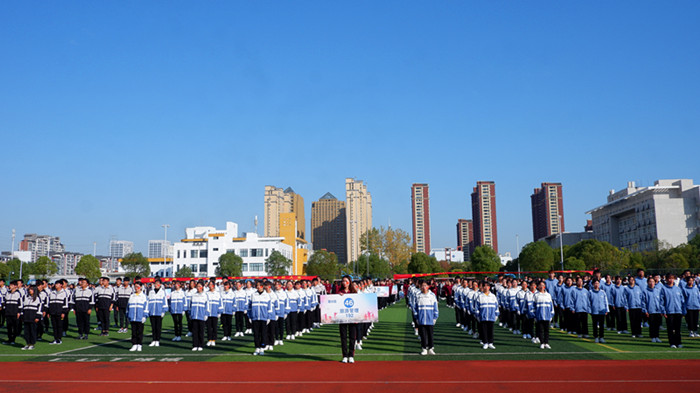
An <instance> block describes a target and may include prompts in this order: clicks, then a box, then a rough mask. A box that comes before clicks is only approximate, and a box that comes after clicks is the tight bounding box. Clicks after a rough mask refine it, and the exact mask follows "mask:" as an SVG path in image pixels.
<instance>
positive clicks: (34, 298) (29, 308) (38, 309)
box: [22, 286, 44, 351]
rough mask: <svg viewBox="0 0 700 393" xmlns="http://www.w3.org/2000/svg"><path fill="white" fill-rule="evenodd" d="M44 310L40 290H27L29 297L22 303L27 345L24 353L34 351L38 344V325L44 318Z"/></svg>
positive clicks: (30, 288) (33, 287)
mask: <svg viewBox="0 0 700 393" xmlns="http://www.w3.org/2000/svg"><path fill="white" fill-rule="evenodd" d="M43 314H44V313H43V309H42V302H41V298H40V297H39V290H38V289H37V287H35V286H31V287H29V288H28V289H27V296H25V297H24V301H23V302H22V322H24V341H25V342H26V345H25V346H24V347H22V350H23V351H26V350H30V351H31V350H32V349H34V345H35V344H36V335H37V325H39V321H40V320H41V318H42V317H43Z"/></svg>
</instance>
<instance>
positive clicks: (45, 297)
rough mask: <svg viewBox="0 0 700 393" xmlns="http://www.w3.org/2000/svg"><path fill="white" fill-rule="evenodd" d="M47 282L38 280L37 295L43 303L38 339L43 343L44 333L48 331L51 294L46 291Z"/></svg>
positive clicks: (38, 325) (37, 333)
mask: <svg viewBox="0 0 700 393" xmlns="http://www.w3.org/2000/svg"><path fill="white" fill-rule="evenodd" d="M47 286H48V285H47V281H46V280H41V279H40V280H36V290H37V294H38V296H39V300H40V301H41V309H42V313H41V318H39V319H40V320H39V323H37V325H36V337H37V340H39V341H41V340H42V336H43V335H44V332H45V331H46V330H48V324H47V323H48V320H49V317H48V315H49V313H48V311H49V294H50V292H48V291H46V290H45V289H46V287H47Z"/></svg>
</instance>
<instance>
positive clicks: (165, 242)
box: [160, 224, 170, 271]
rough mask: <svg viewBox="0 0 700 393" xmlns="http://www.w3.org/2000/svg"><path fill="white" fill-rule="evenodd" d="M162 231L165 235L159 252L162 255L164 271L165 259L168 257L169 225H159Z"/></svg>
mask: <svg viewBox="0 0 700 393" xmlns="http://www.w3.org/2000/svg"><path fill="white" fill-rule="evenodd" d="M161 226H162V227H163V229H164V230H165V235H164V237H163V247H161V250H160V251H161V252H162V254H163V269H166V271H167V267H166V260H165V259H166V258H167V257H168V228H170V224H163V225H161Z"/></svg>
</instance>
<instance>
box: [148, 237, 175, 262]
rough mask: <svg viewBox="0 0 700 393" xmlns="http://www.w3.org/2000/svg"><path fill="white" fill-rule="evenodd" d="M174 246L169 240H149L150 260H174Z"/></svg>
mask: <svg viewBox="0 0 700 393" xmlns="http://www.w3.org/2000/svg"><path fill="white" fill-rule="evenodd" d="M172 257H173V245H172V243H170V241H168V240H149V241H148V258H160V259H163V258H172Z"/></svg>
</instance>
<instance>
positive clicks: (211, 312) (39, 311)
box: [0, 277, 327, 355]
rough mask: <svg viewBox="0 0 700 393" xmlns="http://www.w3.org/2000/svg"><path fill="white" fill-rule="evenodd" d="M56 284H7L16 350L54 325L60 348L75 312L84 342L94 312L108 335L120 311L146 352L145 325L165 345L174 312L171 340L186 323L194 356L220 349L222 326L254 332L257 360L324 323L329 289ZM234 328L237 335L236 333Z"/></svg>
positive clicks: (308, 284) (121, 322)
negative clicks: (20, 340) (166, 324)
mask: <svg viewBox="0 0 700 393" xmlns="http://www.w3.org/2000/svg"><path fill="white" fill-rule="evenodd" d="M67 284H68V283H67V282H66V280H62V279H61V280H57V281H56V282H54V283H53V285H50V284H49V283H48V282H46V281H43V280H37V281H36V285H32V286H25V285H24V282H23V281H22V280H14V281H12V282H10V283H9V286H6V285H5V281H4V280H1V279H0V315H1V316H2V318H0V326H2V325H5V324H6V325H7V336H8V337H7V341H4V342H3V344H6V345H14V344H16V338H17V337H18V336H19V335H20V334H21V332H22V331H23V332H24V339H25V343H26V345H25V346H24V347H22V350H33V349H34V347H35V345H36V342H37V341H38V340H41V337H42V335H43V334H45V333H48V332H49V325H50V327H51V328H52V333H53V341H51V342H50V343H49V344H52V345H60V344H62V342H63V341H62V340H63V339H64V338H65V337H66V336H67V335H66V332H67V331H68V328H69V326H68V323H69V315H70V314H71V311H72V313H73V314H74V316H75V324H76V327H77V331H78V336H77V339H78V340H87V339H88V335H89V334H90V331H91V316H92V314H93V311H94V312H95V314H96V317H97V328H96V330H99V332H100V333H99V335H100V336H108V335H109V330H110V313H111V312H114V322H115V327H117V328H118V333H129V330H130V331H131V343H132V347H131V348H130V351H142V350H143V339H144V327H145V325H146V323H147V321H148V323H150V326H151V332H152V337H151V342H150V344H149V346H153V347H158V346H160V341H161V339H162V326H163V319H164V318H166V314H167V313H169V314H170V315H171V317H172V321H173V333H174V336H173V338H172V341H181V340H182V336H183V331H184V323H183V318H184V319H185V320H186V324H187V333H186V335H187V336H188V337H192V343H193V347H192V350H193V351H202V350H203V347H204V346H205V344H204V337H205V336H206V346H216V342H217V340H218V332H219V327H220V326H221V328H222V331H223V337H222V338H221V341H232V340H233V338H232V337H243V336H244V335H251V334H252V335H253V337H254V342H255V348H256V349H255V352H254V355H263V354H264V352H265V351H266V350H267V351H270V350H273V349H274V346H275V345H284V340H295V339H296V337H300V336H301V335H303V334H305V333H308V332H310V331H312V330H313V329H314V328H315V327H318V326H320V310H319V308H318V299H319V296H320V295H322V294H325V293H326V292H327V286H326V285H327V284H326V285H324V284H321V283H320V281H319V280H318V279H314V280H313V281H308V280H301V281H296V282H295V281H287V282H281V281H275V282H272V281H262V280H259V281H252V280H245V281H230V280H227V279H224V280H222V281H219V282H217V281H216V280H213V279H212V280H206V281H205V280H194V279H193V280H190V281H189V282H185V283H184V284H185V285H186V286H187V288H184V287H183V283H182V282H179V281H176V282H174V283H172V284H171V285H170V286H169V287H168V288H165V286H164V285H163V282H162V281H161V279H160V278H156V279H155V280H154V282H153V284H152V285H149V286H146V285H144V284H142V283H141V282H140V281H139V280H136V281H135V282H133V283H131V282H130V280H129V279H128V278H125V279H123V280H122V279H118V280H117V282H116V283H115V285H111V284H110V280H109V279H108V278H106V277H102V278H100V280H99V283H98V284H97V285H91V284H90V282H89V280H87V279H85V278H80V279H79V280H78V285H77V286H75V285H72V286H69V285H67ZM234 324H235V334H234V330H233V329H234Z"/></svg>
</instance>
